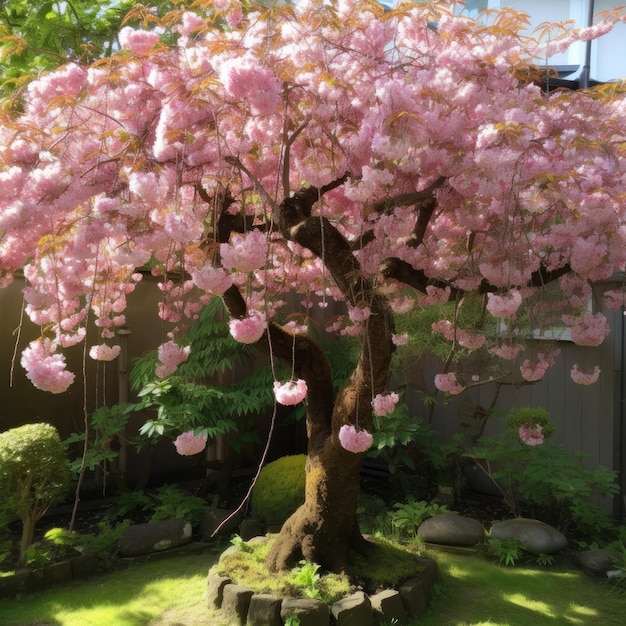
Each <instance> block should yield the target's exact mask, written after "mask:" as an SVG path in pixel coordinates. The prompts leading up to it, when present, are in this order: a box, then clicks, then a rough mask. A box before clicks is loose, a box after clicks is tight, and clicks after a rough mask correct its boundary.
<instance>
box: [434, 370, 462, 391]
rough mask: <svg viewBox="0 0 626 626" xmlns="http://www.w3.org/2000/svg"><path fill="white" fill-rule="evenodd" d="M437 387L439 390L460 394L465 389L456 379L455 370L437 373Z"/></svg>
mask: <svg viewBox="0 0 626 626" xmlns="http://www.w3.org/2000/svg"><path fill="white" fill-rule="evenodd" d="M435 387H437V389H439V391H444V392H446V393H450V394H452V395H456V394H459V393H461V392H462V391H463V389H465V387H463V386H462V385H460V384H459V382H458V381H457V379H456V374H455V373H454V372H448V373H447V374H437V375H436V376H435Z"/></svg>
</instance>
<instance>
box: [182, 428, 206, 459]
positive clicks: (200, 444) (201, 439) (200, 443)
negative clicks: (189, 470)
mask: <svg viewBox="0 0 626 626" xmlns="http://www.w3.org/2000/svg"><path fill="white" fill-rule="evenodd" d="M207 439H208V438H207V435H206V434H202V435H196V434H195V433H194V431H193V430H188V431H187V432H186V433H182V434H181V435H178V437H176V439H174V445H175V446H176V452H178V454H180V455H182V456H193V455H194V454H198V453H200V452H202V451H203V450H204V449H205V448H206V443H207Z"/></svg>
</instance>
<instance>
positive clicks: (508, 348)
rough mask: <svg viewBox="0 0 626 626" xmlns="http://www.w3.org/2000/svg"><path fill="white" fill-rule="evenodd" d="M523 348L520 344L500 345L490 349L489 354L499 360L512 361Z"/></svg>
mask: <svg viewBox="0 0 626 626" xmlns="http://www.w3.org/2000/svg"><path fill="white" fill-rule="evenodd" d="M523 349H524V346H523V345H522V344H519V343H516V344H511V343H501V344H500V345H498V346H495V347H493V348H491V350H490V352H492V353H493V354H495V355H496V356H499V357H500V358H501V359H505V360H507V361H512V360H513V359H515V358H516V357H517V355H518V354H519V352H520V350H523Z"/></svg>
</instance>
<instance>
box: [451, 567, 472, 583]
mask: <svg viewBox="0 0 626 626" xmlns="http://www.w3.org/2000/svg"><path fill="white" fill-rule="evenodd" d="M448 573H449V574H450V576H454V578H460V579H462V580H463V579H466V578H469V577H470V576H471V572H470V571H469V570H468V569H465V568H463V567H459V566H458V565H449V566H448Z"/></svg>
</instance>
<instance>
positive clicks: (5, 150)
mask: <svg viewBox="0 0 626 626" xmlns="http://www.w3.org/2000/svg"><path fill="white" fill-rule="evenodd" d="M453 4H454V3H442V4H403V5H401V6H399V7H398V8H397V9H394V10H392V11H388V12H385V11H383V9H382V8H381V7H380V6H379V5H377V4H376V3H373V2H368V1H366V0H363V1H356V0H339V1H337V2H332V3H331V2H323V1H321V0H304V1H302V2H299V3H297V4H295V5H288V6H276V7H273V8H269V9H267V8H263V7H258V8H255V7H250V8H248V7H244V6H243V5H241V4H239V2H237V0H214V1H213V2H206V3H195V6H196V9H197V7H198V6H200V5H203V6H204V17H203V16H201V15H200V14H199V13H192V12H189V11H184V10H180V11H177V12H174V13H170V14H168V15H167V16H166V17H165V18H164V19H163V20H160V21H159V20H156V18H155V21H154V23H147V25H146V27H145V28H144V29H136V28H131V27H128V26H127V27H125V28H124V29H123V30H122V31H121V32H120V34H119V41H120V44H121V50H120V51H119V52H118V53H117V54H115V55H113V56H111V57H107V58H105V59H102V60H100V61H96V62H94V63H93V64H92V65H90V66H80V65H77V64H68V65H65V66H63V67H60V68H59V69H58V70H55V71H51V72H50V73H48V74H45V75H42V76H41V77H40V78H39V79H38V80H35V81H34V82H32V83H30V84H29V85H28V87H27V88H26V89H25V90H24V92H23V93H22V97H21V100H20V103H19V106H13V107H12V108H11V107H5V109H4V110H3V112H2V117H1V119H0V137H1V141H0V182H1V185H2V196H1V197H0V283H1V285H2V286H6V285H7V284H9V283H10V282H11V281H12V279H13V275H14V273H15V272H17V271H18V270H23V272H24V276H25V278H26V281H27V284H26V288H25V290H24V300H25V308H26V313H27V314H28V316H29V317H30V319H31V320H32V322H34V323H35V324H37V325H39V326H40V327H41V338H40V339H38V340H36V341H33V342H32V343H31V344H30V345H29V346H28V347H27V348H26V349H25V350H24V353H23V355H22V358H21V362H22V365H23V366H24V367H25V369H26V372H27V375H28V377H29V378H30V380H31V381H32V382H33V384H34V385H35V386H37V387H39V388H40V389H44V390H48V391H50V392H53V393H61V392H63V391H64V390H66V389H67V388H68V386H69V385H71V384H72V381H73V378H74V374H73V373H72V372H69V371H68V370H67V369H66V364H65V359H64V356H63V351H64V349H65V348H67V347H68V346H71V345H73V344H76V343H79V342H82V341H88V344H93V345H89V350H88V353H89V355H90V356H91V357H92V358H96V359H103V360H107V359H113V358H115V357H116V355H117V352H118V349H117V348H116V342H115V338H116V329H118V328H120V327H122V326H123V325H124V323H125V317H124V311H125V309H126V306H127V298H128V297H129V295H130V294H131V293H132V291H133V289H134V287H135V285H136V284H137V282H138V281H139V280H140V279H141V274H140V273H139V271H138V270H139V269H140V268H146V267H149V268H151V269H152V272H153V273H154V274H155V275H157V276H160V277H161V280H160V282H159V287H160V289H161V290H162V293H163V298H162V303H161V306H160V309H159V312H158V313H159V315H160V316H161V317H162V319H163V320H165V321H167V322H171V332H170V336H169V337H168V341H167V342H166V343H164V344H163V345H162V346H161V347H160V348H159V352H158V354H159V359H160V364H159V366H158V371H157V372H156V374H157V375H158V376H166V375H168V374H169V373H171V372H172V371H174V370H175V368H176V367H177V365H178V364H179V363H181V362H183V361H184V360H185V359H186V358H187V355H188V354H189V350H193V346H184V345H180V343H179V342H178V341H177V338H178V337H179V336H180V334H181V332H182V331H183V330H184V329H185V327H186V325H187V324H188V323H189V321H191V320H193V319H194V317H195V316H196V315H197V313H198V311H199V310H200V308H201V307H202V306H203V305H205V304H206V303H207V302H208V300H209V299H210V298H211V297H214V296H215V295H218V296H221V297H222V298H223V301H224V303H225V304H226V307H227V309H228V311H229V314H230V317H231V322H230V332H231V334H232V335H233V337H235V339H237V340H239V341H241V342H245V343H249V344H253V345H254V346H256V347H258V349H259V350H261V351H263V352H265V353H266V354H267V355H269V356H270V357H271V358H272V359H280V360H282V361H284V362H285V363H286V364H287V365H288V368H289V370H290V371H291V372H292V376H291V379H290V380H277V381H275V385H274V392H275V396H276V399H277V401H278V402H282V403H284V404H288V405H289V404H294V403H298V402H301V401H304V402H305V403H306V429H307V435H308V462H307V478H306V502H305V504H304V505H303V506H302V507H301V508H300V509H299V510H298V511H297V512H296V513H294V515H293V516H292V517H291V518H290V519H289V520H287V522H286V523H285V525H284V526H283V528H282V531H281V533H280V535H279V538H278V540H277V541H276V543H275V545H274V548H273V550H272V552H271V553H270V555H269V558H268V565H269V566H270V567H271V568H274V569H277V568H284V567H287V566H290V565H292V564H293V563H294V562H297V561H298V560H299V559H301V558H303V557H304V558H306V559H308V560H311V561H314V562H316V563H319V564H320V565H322V566H323V567H324V568H326V569H328V570H332V571H342V570H345V569H347V568H348V563H349V553H350V552H349V551H350V549H356V550H366V549H367V542H365V541H364V539H363V538H362V536H361V534H360V532H359V526H358V522H357V519H356V500H357V495H358V489H359V471H360V467H361V463H362V459H363V456H364V452H365V450H366V449H367V448H368V446H369V445H371V433H372V431H373V429H374V426H375V425H378V427H380V428H382V429H384V427H385V415H387V414H388V413H389V412H390V411H392V410H393V407H394V405H395V403H396V402H398V397H397V395H395V394H392V393H391V392H390V390H389V387H388V385H389V376H390V368H391V363H392V356H393V354H394V351H395V350H396V349H398V347H399V346H403V345H404V344H406V343H407V341H410V338H411V333H412V329H411V328H407V329H402V332H397V331H396V320H400V319H401V318H402V316H403V315H405V314H406V313H407V312H408V311H410V310H411V308H413V309H414V310H427V309H428V308H429V307H436V306H438V305H440V304H441V303H444V302H446V303H451V304H452V307H453V308H452V311H453V313H452V315H446V316H445V317H442V319H440V320H438V321H436V322H435V323H434V324H433V326H432V332H433V333H436V334H437V335H438V336H441V338H442V339H443V340H445V341H447V342H448V343H449V346H450V354H451V355H452V354H454V353H455V352H458V351H466V352H468V351H474V350H483V351H491V352H490V353H491V354H493V355H494V358H495V357H497V358H499V359H501V360H502V362H503V363H505V364H506V367H508V368H509V369H513V368H517V370H518V371H519V373H520V375H521V376H524V377H525V378H527V379H528V380H537V379H538V378H540V377H541V376H542V375H543V374H544V372H545V371H546V369H547V368H548V367H549V366H550V364H551V362H552V361H553V359H554V354H553V352H551V351H550V350H549V349H546V348H541V349H542V350H543V352H541V351H538V350H537V349H536V348H533V347H531V346H525V345H524V343H523V342H522V341H521V337H522V336H523V328H524V326H528V325H529V324H532V325H533V327H540V326H541V324H542V323H544V322H545V323H552V322H553V321H554V319H555V315H556V316H557V318H558V319H559V323H561V324H564V325H566V326H568V327H569V328H571V335H572V339H573V341H575V342H576V343H578V344H580V345H597V344H599V343H600V342H601V341H602V340H603V338H604V337H605V336H606V334H607V332H608V324H607V321H606V319H605V317H604V316H603V315H602V314H601V313H600V312H591V311H589V309H588V302H589V298H590V296H591V293H592V284H594V283H595V282H597V281H601V280H604V279H606V278H607V277H609V276H610V275H611V274H613V273H614V272H615V271H617V270H623V268H624V265H625V262H626V224H625V221H624V210H623V206H624V198H625V197H626V183H625V181H626V159H625V148H624V146H625V145H626V143H625V130H624V129H626V100H625V99H624V89H623V87H622V86H620V85H608V86H604V87H603V88H599V89H595V90H589V91H581V92H568V91H556V92H552V93H550V94H549V95H548V94H547V93H546V91H545V90H544V89H542V85H544V83H545V81H546V74H545V73H543V72H541V71H539V70H536V69H535V68H534V66H533V63H534V62H535V61H536V60H537V59H546V58H549V57H550V55H551V54H553V53H555V52H557V51H559V50H562V49H565V48H566V47H567V46H568V45H570V44H571V43H572V42H574V41H577V40H580V39H588V38H590V37H597V36H600V35H601V34H602V33H603V32H606V31H607V30H608V29H610V27H611V24H612V23H613V22H614V21H615V20H617V19H619V17H618V16H617V15H611V16H607V18H606V19H605V21H604V22H602V23H600V24H598V25H595V26H593V27H591V28H589V29H583V30H573V31H559V32H557V33H556V34H555V35H554V36H553V37H551V38H549V39H548V41H547V43H542V42H541V41H535V40H532V39H525V38H523V37H521V36H520V35H519V34H518V32H519V30H520V28H521V26H522V25H523V22H524V18H523V16H519V15H517V14H515V13H513V12H510V11H505V12H501V13H491V14H486V15H485V16H483V17H482V18H481V21H480V22H479V23H477V22H474V21H472V20H470V19H467V18H465V17H462V16H459V15H456V14H455V10H454V8H455V7H454V6H452V5H453ZM164 34H167V35H168V36H167V37H164ZM548 287H553V288H554V290H555V291H554V293H556V294H557V295H556V296H552V298H551V299H547V298H546V297H545V294H546V290H547V289H548ZM293 294H299V296H300V304H299V306H298V307H296V310H295V313H296V316H295V317H293V316H292V317H290V316H289V315H290V314H293V313H294V310H293V309H290V307H289V303H293ZM604 295H605V300H606V305H607V306H611V307H619V306H621V304H622V302H623V297H622V294H621V293H619V292H617V291H612V292H610V293H606V294H604ZM330 301H337V302H343V303H344V306H345V315H342V316H340V317H339V318H337V317H333V318H332V319H329V320H328V330H330V331H333V332H336V333H339V334H348V335H353V336H356V337H359V338H360V342H361V352H360V357H359V360H358V363H357V365H356V367H355V369H354V371H353V373H352V375H351V376H350V377H349V379H348V381H347V383H346V384H345V386H344V387H343V389H342V390H341V391H340V392H339V393H338V394H337V395H336V396H335V394H334V392H333V384H332V377H331V371H330V367H329V363H328V360H327V358H326V356H325V354H324V352H323V351H322V349H321V347H320V345H319V344H318V343H317V342H316V341H315V340H314V339H313V337H312V336H311V334H309V333H308V332H307V320H308V319H309V315H310V313H311V312H312V310H313V309H317V308H320V309H321V310H322V311H323V310H324V307H325V305H326V304H327V303H328V302H330ZM470 301H471V302H472V303H474V304H476V303H478V304H479V308H480V311H481V314H480V316H479V322H480V323H478V322H476V320H474V322H472V324H471V325H467V324H465V325H464V320H465V319H466V318H465V317H464V316H463V315H462V311H463V307H464V305H465V303H467V302H470ZM433 310H435V309H433ZM442 310H444V309H442ZM445 310H448V309H445ZM498 322H500V324H498ZM94 328H95V331H94ZM88 330H89V332H88ZM427 330H428V332H431V329H427ZM96 335H97V339H96V340H94V337H95V336H96ZM400 349H401V348H400ZM454 363H455V361H454V359H453V358H450V359H446V360H445V362H444V363H443V365H442V368H441V371H440V372H439V373H438V374H437V377H436V378H435V384H436V385H437V387H438V388H439V389H440V390H441V391H442V392H446V393H450V394H455V393H459V392H461V391H462V390H463V389H465V388H467V387H468V386H470V385H472V384H476V383H475V381H472V380H466V379H464V376H463V373H462V372H460V371H456V370H455V369H454ZM597 374H598V372H597V371H594V372H592V373H586V372H584V371H583V370H581V369H580V368H578V367H576V368H575V369H573V371H572V375H573V378H574V379H575V380H578V382H593V379H595V378H596V377H597ZM196 443H197V433H196V434H194V433H187V434H185V435H184V436H181V439H180V441H179V444H180V445H181V448H184V450H183V453H189V451H190V450H192V449H194V450H195V446H196Z"/></svg>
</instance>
